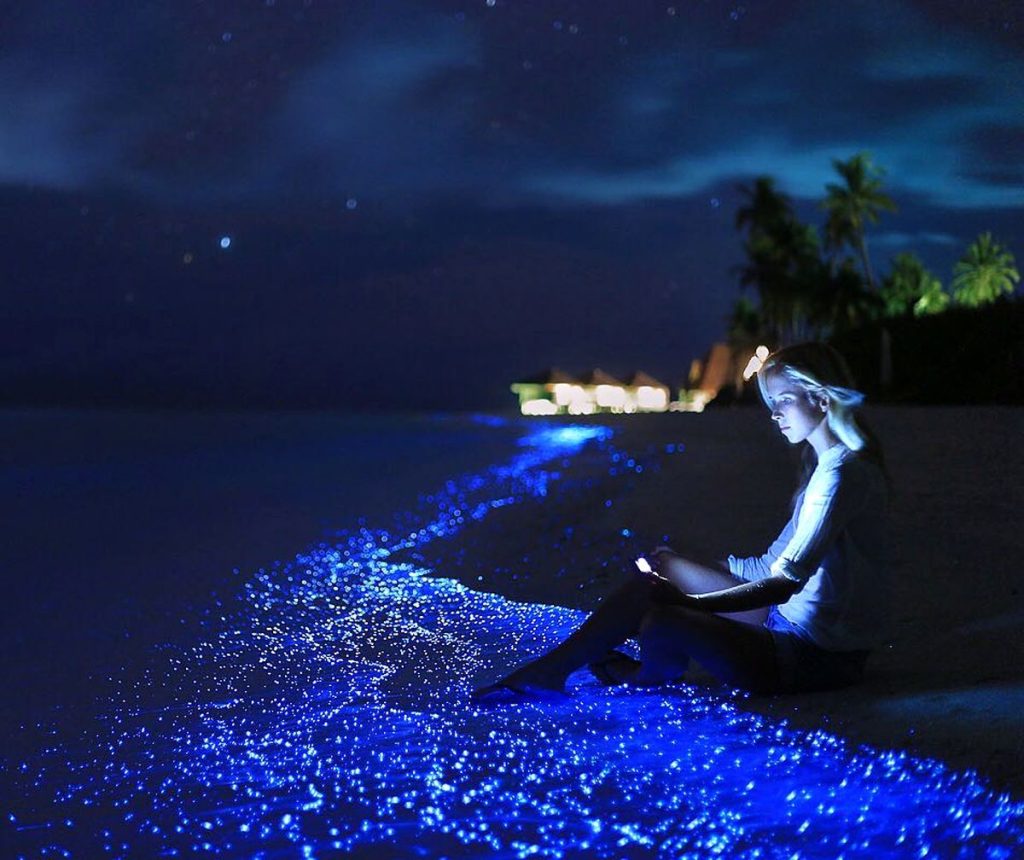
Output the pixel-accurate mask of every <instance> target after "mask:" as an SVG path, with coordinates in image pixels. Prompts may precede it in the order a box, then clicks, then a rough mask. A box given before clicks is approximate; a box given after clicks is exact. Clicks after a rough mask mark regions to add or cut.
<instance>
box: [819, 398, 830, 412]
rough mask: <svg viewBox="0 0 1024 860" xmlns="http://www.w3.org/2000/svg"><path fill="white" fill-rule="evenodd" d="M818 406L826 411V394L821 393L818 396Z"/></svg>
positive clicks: (827, 401) (827, 403) (827, 405)
mask: <svg viewBox="0 0 1024 860" xmlns="http://www.w3.org/2000/svg"><path fill="white" fill-rule="evenodd" d="M818 406H819V407H821V411H822V412H826V413H827V412H828V407H829V400H828V395H827V394H822V395H821V397H819V398H818Z"/></svg>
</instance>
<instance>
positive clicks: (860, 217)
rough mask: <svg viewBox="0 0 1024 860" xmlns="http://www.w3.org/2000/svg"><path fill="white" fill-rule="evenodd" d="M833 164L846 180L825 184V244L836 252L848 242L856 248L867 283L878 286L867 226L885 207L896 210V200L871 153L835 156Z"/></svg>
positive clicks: (823, 206)
mask: <svg viewBox="0 0 1024 860" xmlns="http://www.w3.org/2000/svg"><path fill="white" fill-rule="evenodd" d="M832 166H833V167H834V168H835V170H836V173H838V174H839V176H840V177H841V178H842V180H843V183H842V184H838V183H835V182H830V183H828V184H827V185H826V186H825V199H824V200H823V201H822V204H821V205H822V208H823V209H825V210H826V211H827V212H828V218H827V220H826V222H825V247H826V248H828V249H829V250H830V251H833V252H838V251H840V250H841V249H842V248H843V247H844V246H847V245H848V246H850V247H851V248H852V249H854V250H855V251H856V253H857V254H858V256H859V257H860V261H861V265H862V266H863V267H864V277H865V278H866V279H867V282H868V286H869V287H870V289H872V290H875V289H877V286H876V284H875V276H874V273H873V272H872V271H871V260H870V259H869V258H868V244H867V238H866V236H865V227H866V225H867V224H868V223H871V224H877V223H878V217H879V215H880V214H881V212H882V211H887V212H895V211H896V204H895V203H894V202H893V201H892V198H890V197H889V196H888V195H886V194H884V193H883V192H882V177H883V176H884V175H885V174H884V171H883V170H882V169H881V168H880V167H876V166H875V165H874V163H873V162H872V161H871V156H870V155H869V154H868V153H866V152H858V153H857V154H856V155H853V156H851V157H850V159H849V160H848V161H840V160H839V159H833V161H832Z"/></svg>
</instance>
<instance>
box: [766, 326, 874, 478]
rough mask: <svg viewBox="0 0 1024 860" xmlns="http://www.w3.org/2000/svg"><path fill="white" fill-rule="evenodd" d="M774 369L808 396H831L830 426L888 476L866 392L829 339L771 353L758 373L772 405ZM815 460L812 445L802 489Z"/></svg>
mask: <svg viewBox="0 0 1024 860" xmlns="http://www.w3.org/2000/svg"><path fill="white" fill-rule="evenodd" d="M774 373H781V374H782V375H783V376H785V377H786V378H787V379H788V380H790V381H791V382H793V383H794V384H795V385H796V386H797V387H798V388H800V389H801V390H803V392H804V393H805V394H806V395H807V396H808V397H827V398H828V404H829V406H828V411H827V412H826V413H825V420H826V421H827V422H828V429H829V430H830V431H832V434H833V435H834V436H835V437H836V438H837V439H838V440H839V441H840V442H842V443H843V444H844V445H845V446H846V447H847V448H849V449H850V450H852V451H857V452H858V453H860V455H861V456H863V457H866V458H867V459H869V460H872V461H874V462H875V463H877V464H878V466H879V467H880V468H881V470H882V472H883V474H885V476H886V479H887V480H888V477H889V475H888V471H887V470H886V468H885V455H884V454H883V452H882V446H881V443H880V442H879V441H878V437H877V436H876V435H875V434H874V432H873V431H872V430H871V427H870V426H869V425H868V423H867V422H866V421H865V420H864V416H863V415H861V414H860V407H861V405H862V404H863V403H864V395H863V394H861V392H859V391H858V390H857V389H856V388H855V385H856V383H855V382H854V379H853V374H852V373H850V368H849V367H847V365H846V362H845V361H844V360H843V357H842V356H841V355H840V354H839V353H838V352H836V350H834V349H833V348H832V347H831V346H829V345H828V344H826V343H799V344H794V345H793V346H787V347H783V348H782V349H780V350H778V351H776V352H773V353H772V354H771V355H769V356H768V358H766V359H765V360H764V364H763V365H762V366H761V370H760V371H759V372H758V374H757V387H758V389H759V390H760V392H761V399H762V400H763V401H764V402H765V405H766V406H767V407H768V408H769V409H772V408H774V403H773V402H772V398H771V395H770V394H769V393H768V385H767V379H768V377H769V376H770V375H771V374H774ZM814 463H815V457H814V453H813V451H812V450H811V448H810V445H808V446H807V450H805V451H804V470H803V471H804V474H803V480H802V481H801V490H802V489H803V485H805V484H806V481H807V479H808V478H809V477H810V472H811V471H813V469H814ZM798 493H799V491H798Z"/></svg>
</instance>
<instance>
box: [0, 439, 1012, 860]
mask: <svg viewBox="0 0 1024 860" xmlns="http://www.w3.org/2000/svg"><path fill="white" fill-rule="evenodd" d="M530 426H531V427H533V428H534V429H533V430H532V431H531V432H530V434H529V436H528V439H529V441H528V443H527V444H525V445H524V446H523V447H521V448H519V449H518V451H517V453H516V455H515V456H514V457H512V458H511V459H510V460H508V461H506V462H504V463H502V464H499V465H496V466H493V467H491V468H490V469H488V470H486V471H484V472H482V473H480V474H474V475H467V476H463V477H461V478H458V479H453V480H451V481H448V482H447V483H446V485H445V486H444V487H443V488H442V489H440V490H439V491H437V492H435V493H433V494H431V495H429V496H425V497H424V499H423V504H422V506H421V508H420V509H419V510H418V511H417V512H415V513H413V514H409V515H405V516H404V517H399V518H396V525H395V526H393V527H392V528H389V529H387V530H374V529H370V528H367V527H365V526H363V527H361V528H358V529H355V530H353V531H352V532H351V533H348V534H345V535H343V536H341V538H340V539H339V541H338V543H336V544H334V545H328V544H321V545H319V546H316V547H313V548H311V549H310V550H309V551H307V552H305V553H303V554H301V555H299V556H297V557H296V559H295V560H294V562H293V563H291V564H289V565H285V566H275V567H273V568H270V569H268V570H263V571H260V572H259V573H258V574H257V575H256V576H254V577H252V578H251V579H250V580H249V581H248V582H246V583H245V586H244V588H243V589H242V593H241V595H240V596H239V599H238V601H237V604H234V603H230V602H228V601H225V605H224V606H220V605H218V606H217V607H216V611H215V612H213V613H211V614H210V615H209V616H208V619H207V622H206V623H205V625H204V627H205V632H204V636H203V637H202V638H201V639H200V641H197V642H195V643H193V644H190V645H188V646H187V647H183V648H178V649H172V648H167V649H166V650H165V651H163V652H162V655H163V656H162V657H160V658H159V659H158V660H156V661H155V662H154V665H152V666H151V667H150V669H149V671H148V672H147V673H146V674H145V676H144V677H143V678H142V679H141V680H137V681H131V682H126V683H125V685H124V686H123V688H122V692H121V702H120V706H119V707H117V708H111V709H109V710H108V713H107V714H106V716H105V717H104V718H103V719H101V720H99V721H97V723H96V725H95V726H94V727H93V729H92V730H91V731H90V732H88V733H87V734H86V735H84V736H83V737H81V738H60V737H54V736H52V735H51V736H48V737H47V740H46V743H45V748H43V749H41V750H40V752H39V753H38V754H36V755H34V756H32V757H29V758H28V759H26V760H25V761H21V762H9V763H6V764H5V765H4V766H3V771H2V772H3V775H4V778H5V780H6V781H7V782H8V783H9V784H11V785H14V786H16V791H14V792H8V796H17V797H19V798H20V800H19V802H18V803H17V805H16V808H15V809H13V810H11V811H9V812H8V820H9V821H10V823H11V827H10V828H8V829H9V830H10V831H11V832H10V834H9V835H10V836H11V837H12V838H13V839H14V840H15V842H16V846H15V848H16V852H17V853H21V854H24V855H25V856H37V855H44V856H45V855H51V856H54V855H63V856H66V855H68V854H73V855H74V856H82V857H94V856H108V855H109V856H142V857H148V856H154V857H155V856H175V855H190V854H194V853H198V852H204V853H211V854H217V855H220V856H228V857H249V856H257V855H260V854H265V855H266V856H304V857H315V856H322V857H327V856H343V855H357V856H366V857H369V856H381V857H388V856H402V857H404V856H416V855H417V854H422V856H428V857H441V856H449V857H456V856H458V857H491V856H502V857H524V858H529V857H543V858H561V857H567V856H569V857H575V856H586V857H595V858H612V857H616V858H617V857H623V856H628V857H633V856H665V857H694V858H696V857H706V856H720V857H730V858H783V857H791V856H799V857H830V858H834V857H839V856H844V857H847V858H853V857H872V858H874V857H887V856H905V857H925V856H986V857H991V858H997V857H1007V858H1008V857H1011V856H1013V854H1014V852H1015V851H1016V849H1017V848H1018V847H1019V844H1020V841H1021V839H1022V837H1024V805H1022V804H1021V803H1019V802H1016V801H1014V800H1011V799H1010V798H1009V797H1007V796H1005V795H994V794H992V793H990V792H989V791H987V790H986V788H985V786H984V785H983V784H982V783H980V782H979V781H978V779H977V778H976V777H975V776H974V775H973V774H971V773H965V774H957V773H952V772H950V771H949V770H947V769H946V768H945V767H944V766H943V765H942V764H940V763H938V762H934V761H921V760H916V759H913V758H911V757H909V756H907V755H905V754H904V753H893V752H885V751H876V750H869V749H859V750H856V751H852V750H849V749H847V748H846V747H845V745H844V744H843V742H842V741H841V740H840V739H838V738H836V737H834V736H832V735H829V734H827V733H825V732H810V733H806V732H795V731H792V730H790V729H788V728H786V727H785V726H783V725H779V724H778V723H775V722H772V721H770V720H768V719H767V718H765V717H762V716H759V715H757V714H753V713H750V712H749V711H748V710H746V708H745V707H744V699H745V697H744V696H743V695H740V694H733V693H729V692H724V693H723V692H709V691H707V690H702V689H700V688H696V687H690V686H685V685H677V686H671V687H666V688H663V689H658V690H649V691H633V690H627V689H623V688H615V689H606V688H603V687H600V686H599V685H597V684H596V683H594V682H593V681H591V680H589V679H584V677H583V676H582V675H580V676H577V677H576V678H575V679H574V681H575V687H574V688H573V689H572V693H573V697H572V698H571V699H570V700H568V701H566V702H564V703H558V704H549V705H540V704H536V703H532V702H523V703H520V704H517V705H512V706H510V707H507V708H503V709H486V708H479V707H477V706H475V705H474V704H473V703H471V702H470V701H469V700H468V695H467V694H468V691H469V689H470V688H471V687H472V686H473V685H474V684H476V683H479V682H481V681H483V680H491V679H493V678H494V677H495V676H496V675H497V674H499V673H500V672H502V671H505V670H507V669H508V668H510V667H511V666H512V665H514V664H515V663H517V662H519V661H520V660H521V659H522V658H523V657H524V655H527V654H535V653H538V652H539V651H541V650H543V649H545V648H547V647H550V646H551V645H553V644H555V643H556V642H558V641H560V639H561V638H562V637H563V636H564V635H565V634H566V633H567V632H568V631H569V630H570V629H571V628H572V627H573V626H575V625H576V624H578V623H579V621H580V620H581V618H582V615H581V613H578V612H574V611H570V610H567V609H563V608H559V607H553V606H543V605H533V604H525V603H515V602H511V601H509V600H506V599H505V598H503V597H501V596H499V595H495V594H482V593H478V592H475V591H472V590H470V589H468V588H467V587H465V586H464V585H461V584H460V583H458V582H455V581H454V580H451V579H446V578H443V577H444V574H445V571H444V570H443V569H438V570H436V571H435V570H432V569H430V568H429V567H427V566H425V565H424V564H423V563H422V554H421V551H423V550H424V549H425V548H426V547H427V545H428V544H430V543H431V542H432V541H434V540H436V539H438V538H446V537H450V536H452V535H454V534H456V533H457V532H458V531H459V530H460V529H462V528H464V523H465V522H466V521H467V516H468V517H470V518H474V519H476V518H480V517H483V516H485V515H486V513H487V512H488V511H490V510H493V509H494V508H496V507H502V506H504V505H508V504H515V503H518V502H523V501H524V500H526V499H529V498H531V497H539V496H543V495H544V493H546V492H548V490H549V487H550V486H551V485H552V483H553V482H554V481H555V480H556V475H555V473H553V472H550V471H549V468H550V464H551V463H556V464H559V466H560V467H561V464H562V463H563V462H564V460H565V458H566V457H567V456H571V454H572V453H573V452H574V451H576V450H579V447H580V446H581V445H583V444H584V443H586V442H588V441H594V442H596V443H597V444H598V446H599V447H598V451H599V452H602V455H603V456H604V457H606V458H607V460H608V462H609V475H622V476H626V475H628V474H629V473H630V472H631V471H632V468H635V466H636V465H638V463H637V462H634V461H633V458H630V457H628V456H621V455H619V454H618V452H615V451H613V450H612V449H611V447H610V445H609V444H608V438H609V433H608V431H606V430H603V429H601V428H591V427H587V428H566V427H560V426H558V425H546V426H542V427H540V428H537V427H536V425H530ZM680 447H681V446H680ZM666 453H668V452H666ZM613 460H614V462H613ZM627 462H633V467H628V466H627V465H626V463H627ZM611 501H612V500H611V499H608V503H609V504H611ZM625 531H628V530H625ZM72 813H73V814H72ZM72 819H73V820H74V825H75V826H74V827H71V826H70V823H68V825H67V826H66V827H58V826H56V824H57V823H59V822H62V821H66V822H70V821H71V820H72Z"/></svg>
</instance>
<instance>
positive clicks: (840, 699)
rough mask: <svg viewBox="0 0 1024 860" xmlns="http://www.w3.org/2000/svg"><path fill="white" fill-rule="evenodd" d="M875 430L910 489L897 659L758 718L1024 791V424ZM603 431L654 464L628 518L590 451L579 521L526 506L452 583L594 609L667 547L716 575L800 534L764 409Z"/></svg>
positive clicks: (935, 411) (978, 412) (471, 537)
mask: <svg viewBox="0 0 1024 860" xmlns="http://www.w3.org/2000/svg"><path fill="white" fill-rule="evenodd" d="M869 415H870V417H871V419H872V422H873V425H874V426H875V428H876V430H877V432H878V434H879V435H880V437H881V438H882V441H883V444H884V446H885V451H886V456H887V459H888V467H889V471H890V473H891V476H892V484H893V493H892V498H891V504H892V522H893V538H894V539H893V557H894V569H893V581H894V590H893V619H894V623H895V627H894V631H893V633H894V635H893V638H892V641H891V644H890V645H889V647H887V648H886V649H884V650H883V651H882V652H880V653H877V654H875V655H873V658H872V660H871V663H870V670H869V674H868V679H867V682H866V683H865V684H864V685H863V686H861V687H858V688H856V689H854V690H849V691H843V692H836V693H816V694H807V695H797V696H781V697H777V698H751V699H750V700H748V707H750V708H751V709H753V710H755V711H757V712H759V713H763V714H766V715H771V716H773V717H775V718H779V719H785V720H787V721H788V722H789V723H791V724H793V725H795V726H800V727H804V728H826V729H828V730H829V731H832V732H835V733H837V734H839V735H841V736H843V737H845V738H848V739H849V740H850V741H852V742H854V743H867V744H871V745H873V746H877V747H882V748H898V749H905V750H908V751H912V752H914V753H917V754H920V755H925V756H928V757H935V758H938V759H940V760H942V761H945V762H947V763H949V764H951V765H953V766H954V767H957V768H973V769H977V770H978V771H979V772H980V773H981V774H983V775H984V776H986V777H987V778H989V779H991V780H992V781H993V783H994V784H996V785H998V786H1001V787H1004V788H1006V789H1008V790H1011V791H1013V792H1015V793H1017V794H1019V793H1021V792H1022V791H1024V776H1022V774H1024V722H1022V721H1021V718H1020V714H1021V713H1022V712H1024V673H1022V669H1021V667H1022V666H1024V593H1022V592H1024V583H1022V575H1021V571H1020V559H1021V558H1022V557H1024V532H1022V530H1021V527H1020V511H1021V508H1022V505H1024V490H1022V489H1021V484H1022V478H1024V452H1022V451H1021V448H1020V445H1019V440H1020V439H1021V437H1022V435H1024V410H1021V409H1017V408H1000V407H973V408H970V407H961V408H955V407H948V408H942V407H929V408H917V407H876V408H875V409H874V410H872V411H870V412H869ZM603 423H606V424H608V425H609V426H612V427H614V428H615V431H616V435H615V437H614V440H613V441H614V444H615V445H616V446H617V447H618V448H620V449H621V450H622V451H623V452H625V453H626V454H627V455H628V456H630V457H633V458H635V459H636V460H637V462H638V463H641V464H647V468H646V469H645V471H644V472H643V473H639V474H635V475H634V476H633V477H632V478H631V479H630V480H629V481H628V489H627V491H626V492H623V493H621V495H618V494H616V497H615V499H614V504H613V505H611V506H606V505H605V501H606V495H608V494H607V493H605V492H604V489H605V487H604V485H605V484H607V483H609V482H611V481H613V480H614V479H610V478H608V477H607V475H605V474H604V473H605V468H604V465H605V464H604V463H603V462H601V461H600V458H597V457H596V454H595V453H591V454H589V455H588V454H587V453H586V452H585V453H584V454H583V455H581V456H580V457H579V458H578V459H577V460H576V461H574V462H573V464H572V466H571V467H570V469H569V470H568V472H567V475H566V478H567V480H569V481H572V482H576V484H577V486H578V487H580V489H579V491H578V492H574V493H572V494H567V496H566V497H565V499H564V503H563V504H562V505H561V506H560V505H559V503H558V500H557V499H545V500H543V501H534V502H531V503H529V504H527V505H523V506H518V507H516V508H510V509H509V510H508V511H507V512H502V513H501V514H500V517H496V518H495V519H494V520H492V521H490V522H489V523H488V524H487V526H486V533H485V534H482V535H476V534H473V533H472V532H467V533H466V534H465V535H463V536H462V537H461V538H460V544H459V545H458V547H457V548H456V547H453V548H452V551H453V556H451V557H441V558H438V559H436V564H437V569H438V571H439V573H442V574H445V575H447V573H448V572H449V571H454V572H455V574H456V575H460V576H462V577H463V580H464V581H465V582H466V583H467V584H469V585H471V586H473V587H477V588H480V587H485V588H493V589H494V590H496V591H498V592H500V593H502V594H506V595H509V596H512V597H515V598H516V599H519V600H528V601H539V602H545V603H556V604H560V605H564V606H570V607H573V608H579V609H588V610H589V609H592V608H593V607H594V606H595V605H596V604H597V603H598V602H599V600H600V598H601V597H602V596H603V595H604V594H606V593H607V592H608V591H609V590H610V589H611V588H612V587H613V586H614V584H615V582H616V581H617V578H618V577H619V576H620V571H622V570H623V569H626V568H627V567H628V563H629V558H630V553H631V552H632V551H633V550H637V551H642V550H644V549H647V548H649V547H650V546H651V545H653V544H654V543H656V542H661V541H663V540H664V541H666V542H667V543H669V545H671V546H673V547H674V548H675V549H676V550H677V551H679V552H680V553H682V554H684V555H686V554H688V553H689V554H691V555H692V556H694V557H696V558H700V559H704V560H707V561H713V560H716V559H723V558H725V557H726V556H727V555H728V554H730V553H733V554H736V555H748V554H754V553H759V552H763V550H764V548H765V547H766V546H767V545H768V544H769V543H770V542H771V540H772V539H773V538H774V537H775V535H776V534H777V532H778V530H779V529H780V528H781V527H782V525H783V524H784V522H785V518H786V515H787V512H788V505H789V500H790V496H791V494H792V491H793V489H794V487H795V481H796V468H797V464H796V459H795V457H794V456H793V455H794V452H793V451H791V450H788V448H787V446H786V444H785V442H784V441H783V440H782V439H781V438H779V437H778V435H777V433H776V432H775V430H774V427H772V425H771V424H770V423H769V422H768V420H767V416H766V414H765V413H764V412H763V411H762V410H760V409H757V408H753V407H751V408H735V409H723V410H717V409H709V410H708V411H707V412H705V413H703V414H700V415H687V414H684V415H664V416H644V417H642V418H633V417H622V418H618V419H611V420H606V421H604V422H603ZM674 446H679V447H678V448H676V449H675V451H674V452H673V453H666V448H667V447H669V448H672V447H674ZM588 457H589V458H590V459H588ZM619 483H621V480H620V481H619ZM568 526H571V529H572V531H571V535H567V532H566V529H567V527H568ZM623 529H628V530H629V532H631V534H632V536H631V537H630V538H629V539H624V538H623V536H622V530H623ZM456 556H458V557H459V563H458V564H453V563H452V559H453V558H455V557H456ZM481 571H483V572H484V573H481ZM495 571H502V572H503V574H501V575H498V574H496V573H495ZM481 576H483V577H484V578H483V579H482V580H481V579H479V577H481ZM709 683H714V682H713V681H712V680H709Z"/></svg>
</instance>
